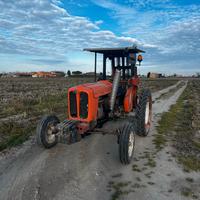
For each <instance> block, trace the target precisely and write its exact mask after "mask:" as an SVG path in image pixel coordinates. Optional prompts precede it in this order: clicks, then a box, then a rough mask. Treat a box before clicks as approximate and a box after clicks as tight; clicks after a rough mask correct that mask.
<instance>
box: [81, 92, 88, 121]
mask: <svg viewBox="0 0 200 200" xmlns="http://www.w3.org/2000/svg"><path fill="white" fill-rule="evenodd" d="M87 117H88V94H87V93H85V92H81V93H80V118H83V119H86V118H87Z"/></svg>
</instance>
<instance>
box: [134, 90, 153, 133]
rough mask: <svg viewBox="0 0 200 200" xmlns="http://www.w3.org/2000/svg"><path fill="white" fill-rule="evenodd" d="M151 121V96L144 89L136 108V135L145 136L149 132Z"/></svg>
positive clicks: (148, 91)
mask: <svg viewBox="0 0 200 200" xmlns="http://www.w3.org/2000/svg"><path fill="white" fill-rule="evenodd" d="M151 119H152V96H151V92H150V90H148V89H144V90H143V91H142V92H141V94H140V96H139V102H138V105H137V107H136V120H137V134H138V135H139V136H147V135H148V133H149V131H150V125H151Z"/></svg>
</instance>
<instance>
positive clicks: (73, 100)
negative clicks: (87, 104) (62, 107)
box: [69, 91, 77, 117]
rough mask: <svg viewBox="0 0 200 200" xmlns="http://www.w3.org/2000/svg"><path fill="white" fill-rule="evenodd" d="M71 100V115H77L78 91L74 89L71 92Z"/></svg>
mask: <svg viewBox="0 0 200 200" xmlns="http://www.w3.org/2000/svg"><path fill="white" fill-rule="evenodd" d="M69 101H70V115H71V116H72V117H77V106H76V105H77V103H76V101H77V100H76V92H75V91H72V92H70V93H69Z"/></svg>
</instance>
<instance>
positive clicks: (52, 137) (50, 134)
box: [46, 124, 56, 143]
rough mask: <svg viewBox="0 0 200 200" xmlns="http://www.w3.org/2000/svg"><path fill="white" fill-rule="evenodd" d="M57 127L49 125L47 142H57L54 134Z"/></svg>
mask: <svg viewBox="0 0 200 200" xmlns="http://www.w3.org/2000/svg"><path fill="white" fill-rule="evenodd" d="M54 128H55V126H54V125H53V124H49V125H48V128H47V134H46V140H47V141H48V143H53V142H55V139H56V137H55V134H53V130H54Z"/></svg>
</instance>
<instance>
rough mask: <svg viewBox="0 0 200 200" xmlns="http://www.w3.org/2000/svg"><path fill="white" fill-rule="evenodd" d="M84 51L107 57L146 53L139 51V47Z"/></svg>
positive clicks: (88, 49) (89, 49) (87, 49)
mask: <svg viewBox="0 0 200 200" xmlns="http://www.w3.org/2000/svg"><path fill="white" fill-rule="evenodd" d="M84 51H89V52H94V53H100V54H104V55H107V56H114V57H115V56H116V57H117V56H125V55H128V54H129V53H145V51H143V50H140V49H138V48H137V47H135V46H133V47H120V48H86V49H84Z"/></svg>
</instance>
